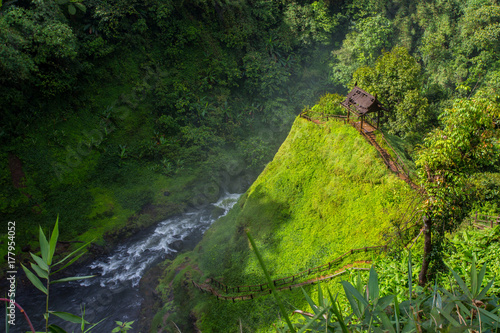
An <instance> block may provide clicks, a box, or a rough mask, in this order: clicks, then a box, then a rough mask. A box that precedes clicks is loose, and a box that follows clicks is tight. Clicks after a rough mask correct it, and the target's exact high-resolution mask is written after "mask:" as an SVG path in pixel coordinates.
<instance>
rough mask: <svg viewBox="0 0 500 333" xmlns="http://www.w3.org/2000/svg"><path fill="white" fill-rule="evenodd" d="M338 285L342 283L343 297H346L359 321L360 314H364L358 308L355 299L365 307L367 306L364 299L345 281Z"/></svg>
mask: <svg viewBox="0 0 500 333" xmlns="http://www.w3.org/2000/svg"><path fill="white" fill-rule="evenodd" d="M340 283H342V286H343V287H344V291H345V295H346V297H347V300H348V301H349V303H350V304H351V308H352V310H353V312H354V314H355V315H356V317H358V318H359V319H361V317H362V312H364V311H363V310H362V309H361V308H360V306H359V305H358V302H357V301H356V299H358V300H359V302H360V303H361V304H364V305H365V306H368V302H366V300H365V299H364V297H363V296H362V295H361V294H360V293H359V291H357V290H356V288H354V287H353V286H352V284H350V283H349V282H347V281H341V282H340ZM363 309H364V308H363Z"/></svg>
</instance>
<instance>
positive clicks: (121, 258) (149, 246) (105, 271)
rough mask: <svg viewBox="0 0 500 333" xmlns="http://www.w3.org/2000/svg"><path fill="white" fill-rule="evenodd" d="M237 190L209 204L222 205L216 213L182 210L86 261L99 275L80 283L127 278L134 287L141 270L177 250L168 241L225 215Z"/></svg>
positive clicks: (106, 282)
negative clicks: (97, 258)
mask: <svg viewBox="0 0 500 333" xmlns="http://www.w3.org/2000/svg"><path fill="white" fill-rule="evenodd" d="M240 195H241V194H226V195H225V196H223V197H222V198H221V199H219V201H217V202H216V203H214V204H213V206H216V207H219V208H222V209H224V213H223V214H222V215H220V216H215V217H214V216H213V215H212V214H211V212H210V211H209V210H208V209H201V210H199V211H196V212H190V213H185V214H183V215H181V216H178V217H174V218H170V219H168V220H165V221H163V222H160V223H159V224H158V225H157V227H156V228H155V230H154V231H153V233H151V234H150V235H148V236H147V237H145V238H143V237H141V239H139V240H137V241H135V242H134V243H132V244H126V245H121V246H119V247H118V248H117V249H116V250H115V251H114V253H113V254H112V255H111V256H109V257H108V258H106V259H105V260H102V261H96V262H94V263H93V264H92V265H90V269H91V271H92V272H95V269H98V272H97V273H98V274H100V275H101V276H100V278H98V279H89V280H85V281H84V282H82V283H81V285H82V286H89V285H92V284H95V283H99V284H100V285H101V287H108V288H112V287H113V286H114V285H117V284H118V283H119V282H125V281H130V282H132V286H133V287H136V286H137V285H138V284H139V281H140V280H141V277H142V275H143V273H144V271H145V270H146V269H148V268H150V267H151V266H152V264H153V263H155V262H157V261H158V259H162V258H164V257H165V256H166V255H168V254H172V253H175V252H177V251H176V250H175V249H173V248H171V247H170V245H171V244H172V243H173V242H176V241H179V240H180V241H184V240H185V239H186V237H188V236H189V235H191V234H192V233H193V231H194V230H197V231H199V232H201V233H204V232H205V231H206V230H207V229H208V227H210V225H211V224H212V223H213V222H214V221H215V219H217V218H219V217H221V216H223V215H226V214H227V213H228V212H229V210H230V209H231V208H232V207H233V205H234V204H235V203H236V201H237V200H238V198H239V197H240Z"/></svg>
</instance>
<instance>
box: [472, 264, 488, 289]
mask: <svg viewBox="0 0 500 333" xmlns="http://www.w3.org/2000/svg"><path fill="white" fill-rule="evenodd" d="M485 274H486V264H484V265H483V267H482V268H481V271H480V272H479V276H478V277H477V290H473V292H474V296H476V295H478V294H479V290H481V285H482V284H483V280H484V275H485Z"/></svg>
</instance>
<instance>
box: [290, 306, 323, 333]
mask: <svg viewBox="0 0 500 333" xmlns="http://www.w3.org/2000/svg"><path fill="white" fill-rule="evenodd" d="M327 310H328V308H327V307H326V308H323V309H322V310H321V311H320V312H318V313H317V314H316V315H315V316H314V317H313V318H311V320H309V322H308V323H307V324H306V325H305V326H304V327H302V328H301V329H300V331H298V332H297V333H303V332H305V331H306V330H307V329H308V328H309V327H310V326H311V325H313V324H315V323H316V321H317V320H318V318H320V317H321V316H322V315H323V314H324V313H325V312H326V311H327Z"/></svg>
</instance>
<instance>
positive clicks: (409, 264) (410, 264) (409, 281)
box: [408, 250, 413, 304]
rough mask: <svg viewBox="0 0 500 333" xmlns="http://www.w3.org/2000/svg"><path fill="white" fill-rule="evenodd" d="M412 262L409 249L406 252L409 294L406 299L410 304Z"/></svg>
mask: <svg viewBox="0 0 500 333" xmlns="http://www.w3.org/2000/svg"><path fill="white" fill-rule="evenodd" d="M412 274H413V272H412V263H411V250H410V251H409V253H408V291H409V295H408V297H409V298H408V299H409V300H410V304H411V293H412V282H413V281H412Z"/></svg>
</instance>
